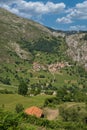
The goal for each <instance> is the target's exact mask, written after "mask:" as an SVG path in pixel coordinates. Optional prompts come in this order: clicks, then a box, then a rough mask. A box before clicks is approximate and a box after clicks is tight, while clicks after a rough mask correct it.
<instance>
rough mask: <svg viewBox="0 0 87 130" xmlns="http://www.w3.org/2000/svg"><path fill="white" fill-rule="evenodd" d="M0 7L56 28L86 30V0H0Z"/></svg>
mask: <svg viewBox="0 0 87 130" xmlns="http://www.w3.org/2000/svg"><path fill="white" fill-rule="evenodd" d="M0 7H2V8H5V9H7V10H9V11H10V12H12V13H14V14H17V15H18V16H21V17H25V18H28V19H32V20H34V21H37V22H39V23H41V24H43V25H45V26H48V27H51V28H54V29H58V30H87V0H43V1H42V0H0Z"/></svg>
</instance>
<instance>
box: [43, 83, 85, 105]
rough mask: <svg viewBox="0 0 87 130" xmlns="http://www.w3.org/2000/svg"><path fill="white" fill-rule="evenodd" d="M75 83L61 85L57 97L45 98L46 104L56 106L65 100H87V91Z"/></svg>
mask: <svg viewBox="0 0 87 130" xmlns="http://www.w3.org/2000/svg"><path fill="white" fill-rule="evenodd" d="M84 89H85V88H82V89H81V88H79V87H77V86H75V85H72V86H63V87H59V88H58V90H57V95H56V97H53V98H48V99H46V100H45V103H44V106H55V105H58V104H61V103H64V102H87V93H86V92H87V91H84Z"/></svg>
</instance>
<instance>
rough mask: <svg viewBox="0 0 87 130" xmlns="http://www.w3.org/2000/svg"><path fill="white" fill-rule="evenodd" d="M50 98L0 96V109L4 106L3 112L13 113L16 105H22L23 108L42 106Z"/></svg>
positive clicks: (46, 96)
mask: <svg viewBox="0 0 87 130" xmlns="http://www.w3.org/2000/svg"><path fill="white" fill-rule="evenodd" d="M49 97H52V96H49V95H45V96H44V95H38V96H35V97H23V96H21V95H18V94H0V107H2V105H3V104H4V106H5V107H4V108H5V110H9V111H14V110H15V106H16V104H18V103H21V104H23V106H24V108H27V107H30V106H38V107H41V106H43V103H44V100H45V99H46V98H49Z"/></svg>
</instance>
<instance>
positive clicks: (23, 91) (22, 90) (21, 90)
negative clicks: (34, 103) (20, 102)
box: [18, 81, 28, 96]
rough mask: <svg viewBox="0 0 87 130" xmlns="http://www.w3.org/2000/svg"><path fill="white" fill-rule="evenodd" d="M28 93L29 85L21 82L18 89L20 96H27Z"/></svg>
mask: <svg viewBox="0 0 87 130" xmlns="http://www.w3.org/2000/svg"><path fill="white" fill-rule="evenodd" d="M27 92H28V86H27V84H26V83H25V82H24V81H22V82H20V84H19V87H18V94H20V95H24V96H25V95H26V94H27Z"/></svg>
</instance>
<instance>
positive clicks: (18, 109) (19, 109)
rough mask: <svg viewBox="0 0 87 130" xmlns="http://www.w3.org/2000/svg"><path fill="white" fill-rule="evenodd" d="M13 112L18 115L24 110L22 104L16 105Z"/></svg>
mask: <svg viewBox="0 0 87 130" xmlns="http://www.w3.org/2000/svg"><path fill="white" fill-rule="evenodd" d="M15 110H16V112H17V113H20V112H22V111H23V110H24V107H23V105H22V104H17V105H16V107H15Z"/></svg>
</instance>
